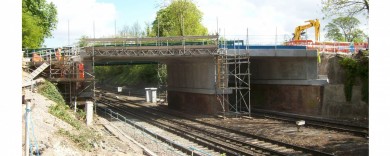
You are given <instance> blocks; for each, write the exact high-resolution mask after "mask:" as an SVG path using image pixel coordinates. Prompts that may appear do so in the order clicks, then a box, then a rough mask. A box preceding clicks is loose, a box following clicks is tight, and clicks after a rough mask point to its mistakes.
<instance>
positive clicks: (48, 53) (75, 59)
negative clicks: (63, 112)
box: [25, 46, 94, 104]
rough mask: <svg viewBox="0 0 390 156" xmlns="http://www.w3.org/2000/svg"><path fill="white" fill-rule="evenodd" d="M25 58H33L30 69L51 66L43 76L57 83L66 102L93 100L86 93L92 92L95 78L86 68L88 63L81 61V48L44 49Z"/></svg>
mask: <svg viewBox="0 0 390 156" xmlns="http://www.w3.org/2000/svg"><path fill="white" fill-rule="evenodd" d="M25 56H27V57H31V58H32V59H31V60H32V61H31V64H30V67H33V68H34V67H37V66H39V65H40V64H43V63H48V64H49V67H48V68H46V69H45V70H44V71H43V72H42V73H41V75H42V76H44V77H46V78H47V80H49V81H51V82H55V83H57V86H58V88H59V89H60V91H61V94H62V95H63V97H64V100H65V101H66V102H68V103H70V104H73V103H74V102H75V101H77V99H78V98H79V100H83V99H90V98H93V97H92V96H91V95H89V93H87V94H85V93H86V91H88V90H90V88H91V86H92V85H91V84H92V83H91V82H93V81H94V76H93V74H91V71H90V70H89V69H86V68H84V63H85V62H86V61H85V60H83V61H82V60H81V57H80V48H79V47H77V46H73V47H71V46H68V47H62V48H43V49H39V50H33V51H32V53H31V52H30V53H28V52H27V53H26V55H25ZM30 70H31V69H30Z"/></svg>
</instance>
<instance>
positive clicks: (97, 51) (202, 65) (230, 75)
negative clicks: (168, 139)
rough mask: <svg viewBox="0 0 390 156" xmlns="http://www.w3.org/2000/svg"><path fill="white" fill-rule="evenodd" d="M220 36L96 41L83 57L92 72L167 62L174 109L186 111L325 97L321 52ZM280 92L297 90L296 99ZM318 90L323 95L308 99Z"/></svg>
mask: <svg viewBox="0 0 390 156" xmlns="http://www.w3.org/2000/svg"><path fill="white" fill-rule="evenodd" d="M218 38H219V37H218V36H217V35H215V36H181V37H158V38H96V39H92V38H90V39H86V41H87V43H89V45H90V46H87V47H85V48H84V49H83V50H82V51H81V52H80V56H81V58H82V60H83V61H84V62H85V68H86V69H91V68H92V67H93V66H94V65H95V64H106V65H110V64H118V63H121V62H122V63H123V62H133V63H136V62H145V61H153V62H159V63H162V64H166V66H167V74H168V78H167V86H168V88H167V91H168V106H169V107H170V108H173V109H179V110H183V111H191V112H198V113H206V114H215V113H218V112H223V113H229V112H230V113H235V114H250V112H251V110H250V109H251V108H252V107H254V106H258V105H259V103H260V104H262V103H264V104H265V105H270V104H271V105H272V104H273V103H275V102H279V103H284V102H287V100H288V101H290V102H291V103H292V104H291V103H290V104H289V106H287V107H298V105H302V104H299V103H304V102H305V101H312V100H313V99H315V98H317V97H318V96H320V93H321V87H320V86H321V85H323V84H325V83H326V81H324V80H319V79H318V75H317V51H316V50H306V47H304V46H250V45H244V44H236V42H233V43H230V44H229V43H227V41H219V40H218ZM91 91H92V90H91ZM278 92H291V93H289V94H290V95H291V97H283V96H286V95H285V94H286V93H278ZM313 92H314V93H315V95H318V96H315V95H302V94H308V93H313ZM265 96H267V97H265ZM282 98H287V100H285V101H283V99H282ZM293 109H296V108H293ZM298 109H300V108H298ZM302 109H306V108H302Z"/></svg>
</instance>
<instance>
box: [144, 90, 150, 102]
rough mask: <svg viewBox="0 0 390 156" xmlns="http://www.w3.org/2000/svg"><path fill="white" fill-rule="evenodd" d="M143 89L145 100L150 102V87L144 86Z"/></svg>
mask: <svg viewBox="0 0 390 156" xmlns="http://www.w3.org/2000/svg"><path fill="white" fill-rule="evenodd" d="M145 91H146V95H145V98H146V102H150V88H145Z"/></svg>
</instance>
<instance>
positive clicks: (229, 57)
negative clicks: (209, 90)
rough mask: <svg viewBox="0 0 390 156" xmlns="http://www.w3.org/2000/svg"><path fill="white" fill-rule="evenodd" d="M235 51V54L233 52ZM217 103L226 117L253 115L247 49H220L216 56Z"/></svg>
mask: <svg viewBox="0 0 390 156" xmlns="http://www.w3.org/2000/svg"><path fill="white" fill-rule="evenodd" d="M232 51H233V52H232ZM215 67H216V70H215V71H216V75H215V86H216V89H215V90H216V96H217V102H219V103H220V105H221V107H222V113H223V115H224V116H226V115H230V114H234V115H248V116H250V114H251V106H250V61H249V52H248V50H247V49H245V50H244V49H242V50H240V49H234V50H232V49H231V50H229V52H228V49H227V48H220V49H219V50H218V53H217V55H216V56H215Z"/></svg>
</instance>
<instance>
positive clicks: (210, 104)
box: [167, 56, 222, 114]
mask: <svg viewBox="0 0 390 156" xmlns="http://www.w3.org/2000/svg"><path fill="white" fill-rule="evenodd" d="M167 70H168V107H169V108H172V109H176V110H181V111H187V112H191V113H201V114H215V113H217V112H219V111H221V110H222V107H221V106H220V105H219V104H218V103H217V101H216V95H215V93H216V92H215V63H214V57H212V56H209V57H192V58H187V59H180V60H172V61H169V62H168V63H167Z"/></svg>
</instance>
